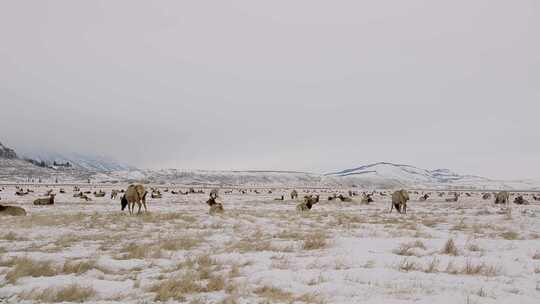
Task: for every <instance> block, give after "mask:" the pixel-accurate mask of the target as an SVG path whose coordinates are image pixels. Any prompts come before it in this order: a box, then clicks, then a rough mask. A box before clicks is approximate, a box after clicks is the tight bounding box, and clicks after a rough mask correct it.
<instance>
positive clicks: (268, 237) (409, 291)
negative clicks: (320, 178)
mask: <svg viewBox="0 0 540 304" xmlns="http://www.w3.org/2000/svg"><path fill="white" fill-rule="evenodd" d="M167 174H168V173H167ZM244 174H245V173H242V175H244ZM275 175H277V176H278V177H279V175H280V174H279V173H276V174H275ZM125 186H126V185H125V184H123V185H114V186H112V187H115V188H116V189H119V188H121V187H123V188H125ZM30 187H31V188H34V189H35V190H36V191H35V193H34V194H29V195H28V196H24V197H16V196H15V195H14V192H15V191H14V190H15V189H14V187H12V186H6V187H5V188H4V190H2V191H1V192H0V197H1V198H2V200H0V203H2V204H7V202H10V205H17V206H22V207H24V208H25V209H26V210H27V212H28V213H29V215H28V216H26V217H25V218H15V217H2V218H0V265H7V266H2V267H0V302H2V300H4V301H5V302H7V303H19V302H20V301H21V298H20V297H19V296H20V295H22V294H23V293H24V292H27V293H28V292H30V291H32V290H38V291H39V290H44V289H46V288H48V287H58V286H65V285H66V284H71V283H77V284H79V285H81V286H90V287H92V288H93V289H94V290H95V291H96V294H95V295H94V296H92V297H91V298H90V299H88V302H100V303H117V302H118V303H120V302H121V303H141V302H153V301H154V300H155V297H156V294H155V293H154V292H152V291H151V287H152V286H154V285H155V284H158V283H159V282H163V281H165V280H167V279H169V278H173V277H175V276H179V275H182V274H184V273H190V271H195V275H194V276H193V281H194V282H197V283H198V284H201V286H206V284H207V280H206V279H200V278H198V277H197V276H199V275H201V274H200V273H199V272H198V271H200V270H198V269H199V268H197V267H200V266H195V268H189V266H187V265H188V264H189V263H187V261H188V260H189V259H192V260H196V259H197V257H200V256H204V255H209V256H210V257H211V258H212V259H213V260H215V262H214V266H209V267H210V268H208V269H207V271H209V273H210V276H215V275H221V276H223V277H224V279H225V285H226V286H234V288H232V287H231V288H225V287H223V289H220V288H218V289H219V290H213V291H204V290H203V291H195V292H192V291H190V292H187V293H186V294H185V295H184V296H185V301H184V302H185V303H189V302H190V301H191V300H195V299H199V300H201V301H202V302H203V303H220V301H223V300H225V299H226V298H228V297H233V298H235V299H236V301H237V302H238V303H260V302H264V301H265V300H266V301H268V302H269V303H291V302H294V303H338V304H339V303H360V302H361V303H443V304H444V303H537V301H538V300H537V299H538V297H539V296H540V217H539V216H540V204H539V202H537V201H534V200H533V199H532V195H529V194H525V197H526V199H528V200H529V201H530V202H531V204H530V205H524V206H517V205H513V206H511V208H512V209H511V210H512V211H511V213H510V214H509V213H508V212H506V211H504V210H501V207H500V206H496V205H494V204H493V202H492V201H491V200H483V199H482V198H481V192H472V196H471V197H467V196H466V195H464V194H462V195H461V197H460V200H459V202H457V203H448V202H445V200H444V199H445V198H446V197H447V196H449V193H445V195H444V196H443V197H439V196H438V195H435V193H434V194H433V195H432V196H431V198H430V199H428V201H426V202H420V201H418V200H417V199H418V197H419V196H420V195H421V194H422V193H421V192H419V193H418V194H416V193H412V194H411V199H412V200H411V201H410V202H409V204H408V205H409V207H408V214H407V215H400V214H397V213H395V211H394V212H393V213H388V210H389V204H390V202H389V196H388V195H387V196H380V195H375V196H374V198H375V203H372V204H370V205H361V204H359V202H358V201H355V202H353V203H341V202H336V201H327V200H326V197H327V196H330V195H331V194H333V192H334V191H335V192H342V193H344V194H345V193H346V191H347V190H349V189H333V190H331V191H330V190H324V189H319V190H316V192H317V193H320V194H321V198H322V201H321V202H320V203H319V204H317V205H315V206H314V207H313V209H312V210H311V211H309V212H307V213H303V214H302V213H298V212H296V211H295V205H296V204H297V203H298V201H291V200H285V201H275V200H274V198H276V197H279V196H281V194H285V195H286V194H288V192H289V191H290V190H289V189H281V188H279V189H277V188H276V189H273V193H272V194H269V193H267V190H268V189H265V190H264V191H263V190H262V189H261V191H260V192H261V194H256V193H254V192H249V191H248V193H247V194H245V195H242V194H240V193H239V192H238V191H236V190H235V191H234V192H233V194H225V193H224V190H225V189H222V190H221V191H220V193H221V197H220V200H221V202H222V203H223V204H224V206H225V213H224V214H223V215H217V216H210V215H209V214H208V206H206V204H205V203H204V202H205V200H206V199H207V194H194V195H172V194H171V193H170V192H165V191H164V190H165V189H166V188H168V189H169V190H178V189H181V190H186V189H187V187H189V185H183V186H180V185H160V186H159V187H160V188H161V191H162V194H163V195H164V196H163V198H162V199H148V205H149V209H150V213H149V214H146V215H140V216H136V215H132V216H130V215H128V214H127V212H123V213H122V212H121V211H120V210H119V209H120V202H119V200H111V199H109V197H108V196H106V197H104V198H94V197H92V199H93V200H92V201H91V202H87V203H86V202H82V201H80V200H79V199H76V198H73V197H72V193H71V191H68V193H66V194H57V201H56V204H55V205H54V206H34V205H32V200H33V199H35V198H36V197H37V196H38V195H39V194H42V193H44V192H45V191H46V189H47V188H46V187H44V186H30ZM112 187H111V186H110V185H92V186H87V187H86V188H85V187H83V189H82V190H90V191H95V190H99V189H103V190H105V191H107V192H108V193H109V192H110V191H111V189H112ZM154 187H157V186H154ZM147 188H150V185H147ZM54 189H55V191H56V192H58V191H57V190H58V187H55V188H54ZM66 190H71V189H66ZM298 190H300V192H301V193H302V192H304V190H306V189H302V188H299V189H298ZM353 190H355V191H358V189H353ZM206 191H207V192H208V190H206ZM310 192H313V190H310ZM301 195H303V193H302V194H301ZM537 195H538V194H537ZM10 232H11V233H12V234H14V235H15V237H13V235H12V236H11V237H8V234H9V233H10ZM508 232H515V233H516V235H515V236H512V235H510V236H505V235H506V234H505V233H508ZM312 234H321V235H325V241H326V245H325V246H321V247H320V248H319V247H317V248H315V249H313V250H308V249H305V248H304V247H303V245H304V241H305V240H306V239H307V238H309V236H310V235H312ZM73 236H76V237H75V238H73ZM72 238H73V239H72ZM450 238H452V239H453V240H454V241H455V244H456V247H457V250H458V254H457V255H456V256H453V255H448V254H443V253H442V252H441V249H442V248H443V247H444V245H445V243H446V242H447V241H448V239H450ZM169 239H183V240H184V239H187V240H186V241H185V242H187V243H186V244H188V243H189V242H193V244H192V245H189V246H188V245H182V246H180V248H174V246H173V247H160V248H161V249H160V254H155V252H154V251H153V249H152V248H154V246H156V244H162V242H164V241H165V240H169ZM189 240H191V241H189ZM416 241H419V242H421V244H422V245H423V246H424V247H425V248H420V247H419V248H413V249H411V250H410V251H409V254H410V255H399V254H398V253H397V249H399V247H400V246H401V245H402V244H410V243H414V242H416ZM129 244H135V245H141V246H142V248H143V249H146V250H148V254H145V255H144V256H142V257H141V256H137V255H134V256H133V257H128V258H122V256H123V255H124V254H125V251H124V250H125V248H126V246H127V245H129ZM472 245H474V246H476V247H474V248H476V249H474V248H473V246H472ZM471 248H473V249H471ZM15 256H17V257H28V258H31V259H34V260H37V261H52V262H53V263H54V265H58V267H60V266H61V265H62V264H63V263H64V262H66V261H68V260H71V261H95V266H94V267H93V268H92V269H90V270H89V271H86V272H83V273H80V274H65V273H58V274H57V275H54V276H51V277H30V276H25V277H22V278H20V279H19V280H18V281H17V282H16V283H9V282H7V281H6V280H5V276H6V274H7V273H8V272H9V271H10V270H12V267H11V266H9V265H8V264H7V263H6V262H7V261H9V260H10V259H11V258H12V257H15ZM433 261H437V263H438V265H437V267H435V271H433V272H428V271H426V269H427V267H428V265H429V264H430V263H432V262H433ZM405 262H408V263H413V264H414V267H412V268H411V269H409V270H404V269H403V267H401V266H403V263H405ZM467 264H469V265H472V266H479V265H484V266H482V267H484V268H482V269H483V270H482V271H484V272H480V273H470V274H466V273H464V272H463V268H464V267H465V266H466V265H467ZM197 265H198V264H197ZM449 265H450V266H449ZM233 266H234V267H237V268H238V273H237V274H236V275H230V273H231V269H232V267H233ZM490 267H491V268H490ZM452 269H454V270H455V271H453V270H452ZM489 271H493V272H491V273H490V272H489ZM265 286H266V287H275V288H278V289H279V290H280V291H281V292H282V293H284V294H285V295H284V296H283V298H279V297H277V298H269V296H268V295H267V294H265V293H261V292H259V290H261V288H262V287H265ZM308 296H310V297H311V298H308ZM280 299H281V300H280ZM306 299H307V300H306ZM29 302H32V301H31V300H29ZM174 302H182V301H174Z"/></svg>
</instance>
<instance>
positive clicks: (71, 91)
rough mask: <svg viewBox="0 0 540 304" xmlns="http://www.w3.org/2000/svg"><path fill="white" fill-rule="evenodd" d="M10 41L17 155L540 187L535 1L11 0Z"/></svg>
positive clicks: (1, 21)
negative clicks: (398, 169)
mask: <svg viewBox="0 0 540 304" xmlns="http://www.w3.org/2000/svg"><path fill="white" fill-rule="evenodd" d="M0 37H2V42H1V43H0V103H1V106H0V130H1V131H2V132H1V137H2V138H1V139H0V140H1V141H3V142H5V143H6V144H9V145H11V146H14V147H16V148H20V149H33V148H35V147H41V148H44V149H50V150H57V151H58V150H60V151H62V150H69V151H78V152H90V153H102V154H108V155H111V156H114V157H116V158H119V159H122V160H124V161H127V162H130V163H132V164H134V165H137V166H141V167H179V168H201V169H290V170H308V171H315V172H321V171H330V170H334V169H336V168H346V167H351V166H354V165H357V164H360V163H367V162H372V161H382V160H384V161H394V162H401V163H409V164H413V165H417V166H422V167H426V168H437V167H441V166H443V167H449V168H452V169H455V170H458V171H460V172H464V173H474V174H480V175H486V176H491V177H496V178H526V177H532V178H538V177H540V173H538V171H537V168H536V167H537V166H535V165H538V164H539V163H540V138H539V136H538V126H537V120H538V115H539V114H538V113H539V110H540V103H539V97H540V39H538V37H540V5H539V4H538V2H537V1H533V0H530V1H494V0H491V1H490V0H483V1H465V0H459V1H419V0H412V1H331V2H329V1H315V0H314V1H264V2H263V1H248V0H246V1H182V2H180V1H153V2H150V3H149V2H147V1H85V2H79V1H77V2H74V1H10V2H7V1H6V2H2V3H1V4H0Z"/></svg>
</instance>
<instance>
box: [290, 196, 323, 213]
mask: <svg viewBox="0 0 540 304" xmlns="http://www.w3.org/2000/svg"><path fill="white" fill-rule="evenodd" d="M318 202H319V195H316V196H315V197H313V195H306V196H304V201H303V202H302V203H300V204H298V205H296V210H297V211H308V210H311V208H312V207H313V205H315V204H317V203H318Z"/></svg>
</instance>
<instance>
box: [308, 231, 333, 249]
mask: <svg viewBox="0 0 540 304" xmlns="http://www.w3.org/2000/svg"><path fill="white" fill-rule="evenodd" d="M327 246H328V236H327V235H326V233H324V232H322V231H317V232H313V233H310V234H308V235H306V236H305V239H304V243H303V244H302V249H304V250H318V249H324V248H326V247H327Z"/></svg>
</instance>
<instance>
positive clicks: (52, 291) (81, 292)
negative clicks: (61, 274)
mask: <svg viewBox="0 0 540 304" xmlns="http://www.w3.org/2000/svg"><path fill="white" fill-rule="evenodd" d="M95 295H96V291H95V290H94V289H93V288H91V287H82V286H79V285H77V284H71V285H68V286H65V287H58V288H47V289H44V290H42V291H35V290H33V291H31V292H25V293H22V294H21V295H19V296H20V297H21V298H22V299H26V300H35V301H37V302H39V303H44V302H45V303H61V302H75V303H82V302H86V301H88V300H90V299H91V298H92V297H94V296H95Z"/></svg>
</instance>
